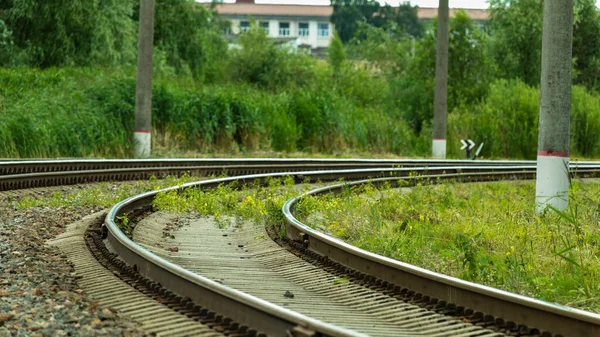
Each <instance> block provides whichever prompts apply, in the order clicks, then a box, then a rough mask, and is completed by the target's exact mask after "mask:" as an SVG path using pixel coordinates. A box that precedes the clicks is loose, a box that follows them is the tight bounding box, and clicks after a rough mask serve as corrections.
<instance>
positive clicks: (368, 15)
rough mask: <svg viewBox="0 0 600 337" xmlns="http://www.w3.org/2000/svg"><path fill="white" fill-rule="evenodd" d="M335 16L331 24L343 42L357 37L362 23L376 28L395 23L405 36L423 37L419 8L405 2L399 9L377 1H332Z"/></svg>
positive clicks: (332, 17) (332, 16) (333, 15)
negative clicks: (382, 4) (418, 14)
mask: <svg viewBox="0 0 600 337" xmlns="http://www.w3.org/2000/svg"><path fill="white" fill-rule="evenodd" d="M331 5H332V6H333V14H332V15H331V22H332V23H333V24H334V25H335V28H336V30H337V31H338V34H339V35H340V39H341V40H342V42H348V41H350V40H351V39H352V38H354V37H355V34H356V32H357V30H358V28H359V27H360V24H361V23H367V24H369V25H372V26H374V27H385V26H388V25H389V24H390V23H395V24H396V27H398V28H399V29H401V30H402V31H403V32H404V33H405V34H408V35H410V36H413V37H416V38H418V37H421V36H422V34H423V25H422V24H421V22H420V21H419V18H418V17H417V7H413V6H411V5H410V3H408V2H405V3H403V4H400V6H399V7H391V6H389V5H387V4H386V5H384V6H381V5H380V4H379V2H377V1H375V0H331Z"/></svg>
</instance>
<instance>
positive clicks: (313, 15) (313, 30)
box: [215, 0, 488, 50]
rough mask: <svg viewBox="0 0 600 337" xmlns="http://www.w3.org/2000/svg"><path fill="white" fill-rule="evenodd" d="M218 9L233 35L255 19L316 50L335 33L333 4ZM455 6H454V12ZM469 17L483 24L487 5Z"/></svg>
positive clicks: (427, 16)
mask: <svg viewBox="0 0 600 337" xmlns="http://www.w3.org/2000/svg"><path fill="white" fill-rule="evenodd" d="M215 9H216V11H217V12H218V13H219V15H221V16H222V17H223V18H225V19H228V20H229V21H230V22H231V31H230V33H231V34H233V35H237V34H239V33H240V32H243V31H245V30H248V29H250V20H251V19H254V20H255V21H257V22H258V24H259V25H260V26H261V27H262V28H263V29H264V30H265V31H266V33H267V35H268V36H269V37H271V38H275V39H278V40H282V42H287V43H290V44H291V45H293V46H296V47H308V48H311V49H313V50H316V49H322V48H327V47H329V42H330V41H331V37H332V36H333V28H334V26H333V24H332V23H331V22H329V20H330V17H331V14H332V13H333V7H331V6H317V5H282V4H277V5H275V4H257V3H255V2H254V0H237V1H236V2H235V3H222V4H218V5H216V8H215ZM454 11H455V9H450V16H453V15H454ZM465 11H466V12H467V14H468V15H469V17H471V19H472V20H474V21H476V22H477V23H479V24H483V22H484V21H486V20H487V18H488V13H487V11H486V10H485V9H465ZM417 15H418V17H419V19H421V20H423V21H428V20H432V19H433V18H435V17H436V16H437V8H421V7H419V8H418V10H417Z"/></svg>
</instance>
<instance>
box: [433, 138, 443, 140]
mask: <svg viewBox="0 0 600 337" xmlns="http://www.w3.org/2000/svg"><path fill="white" fill-rule="evenodd" d="M433 140H446V138H433Z"/></svg>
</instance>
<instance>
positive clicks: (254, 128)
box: [0, 69, 414, 158]
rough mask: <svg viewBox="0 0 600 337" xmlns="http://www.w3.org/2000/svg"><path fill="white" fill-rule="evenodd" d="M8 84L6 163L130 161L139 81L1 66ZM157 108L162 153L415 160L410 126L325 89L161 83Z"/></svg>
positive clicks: (4, 100)
mask: <svg viewBox="0 0 600 337" xmlns="http://www.w3.org/2000/svg"><path fill="white" fill-rule="evenodd" d="M0 84H1V89H0V90H1V91H0V140H1V144H0V157H20V158H23V157H84V156H117V157H123V156H130V155H131V151H132V148H131V144H132V141H131V134H132V131H133V123H134V106H135V100H134V97H135V95H134V93H135V80H134V78H133V76H132V75H131V74H127V73H119V72H117V71H113V72H110V71H107V72H102V71H98V70H91V69H62V70H57V69H50V70H44V71H39V70H32V69H0ZM152 110H153V111H152V123H153V129H154V130H155V132H156V133H157V135H170V136H169V137H155V138H156V139H158V140H162V141H163V142H165V144H158V145H163V146H175V147H178V148H183V149H190V150H195V151H205V152H211V151H214V150H215V149H216V150H220V151H231V150H234V151H241V152H245V151H251V150H257V149H269V150H275V151H294V150H301V151H307V152H327V153H333V152H339V151H346V150H350V151H368V152H375V153H384V152H394V153H397V154H404V155H410V154H414V152H413V151H412V146H411V134H410V132H409V131H408V128H407V127H406V126H405V123H404V122H402V121H401V120H396V119H395V118H394V117H393V116H391V115H390V114H388V113H387V112H385V111H382V110H381V109H375V108H373V107H370V106H369V104H366V103H361V102H357V100H356V99H354V98H353V97H352V96H351V95H350V96H348V95H344V94H341V93H340V92H339V91H338V90H336V89H335V88H334V89H329V90H325V89H324V86H321V85H318V86H317V85H315V86H306V87H303V88H298V87H295V88H290V89H287V90H279V91H272V90H267V89H261V88H260V87H257V86H252V85H249V84H243V83H231V84H221V85H210V86H202V87H200V86H196V85H194V84H190V83H180V82H178V81H171V79H163V80H161V79H160V78H159V79H158V80H157V81H156V82H155V85H154V88H153V107H152ZM167 139H168V140H169V142H168V143H166V141H167Z"/></svg>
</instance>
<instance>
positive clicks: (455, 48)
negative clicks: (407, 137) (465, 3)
mask: <svg viewBox="0 0 600 337" xmlns="http://www.w3.org/2000/svg"><path fill="white" fill-rule="evenodd" d="M433 24H434V25H433V29H432V30H429V31H428V32H426V33H425V36H424V37H423V39H421V40H419V41H417V42H416V45H415V56H414V57H412V58H408V60H409V62H408V64H407V65H406V70H405V72H404V76H402V77H401V78H399V79H398V81H397V84H396V85H395V88H394V90H397V92H398V93H397V95H396V96H397V97H398V100H399V101H398V102H397V103H396V105H397V106H401V107H402V109H403V112H404V118H405V119H406V120H407V121H408V122H409V124H410V125H411V126H412V128H413V131H414V132H415V133H420V132H421V129H422V127H423V125H424V124H427V123H428V121H431V119H432V118H433V103H432V102H433V92H434V85H435V73H434V71H433V70H434V69H435V57H436V56H435V55H436V35H437V28H436V26H437V21H436V20H434V22H433ZM487 43H488V37H487V35H486V34H485V33H483V32H481V31H480V29H479V28H478V27H477V25H476V24H475V23H474V22H473V21H472V20H471V19H470V18H469V16H468V15H467V14H466V13H465V12H464V11H457V12H456V15H455V16H454V17H453V18H451V19H450V30H449V40H448V99H447V111H448V112H451V111H452V110H454V109H455V108H456V107H457V106H459V105H461V104H471V103H474V102H476V101H479V100H481V99H482V98H483V97H485V95H486V94H487V91H488V88H489V82H490V80H491V77H492V75H493V74H494V69H495V68H494V67H495V65H494V64H493V62H491V61H490V59H489V58H488V56H487V53H486V49H487ZM404 48H405V50H406V49H407V47H404Z"/></svg>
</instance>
